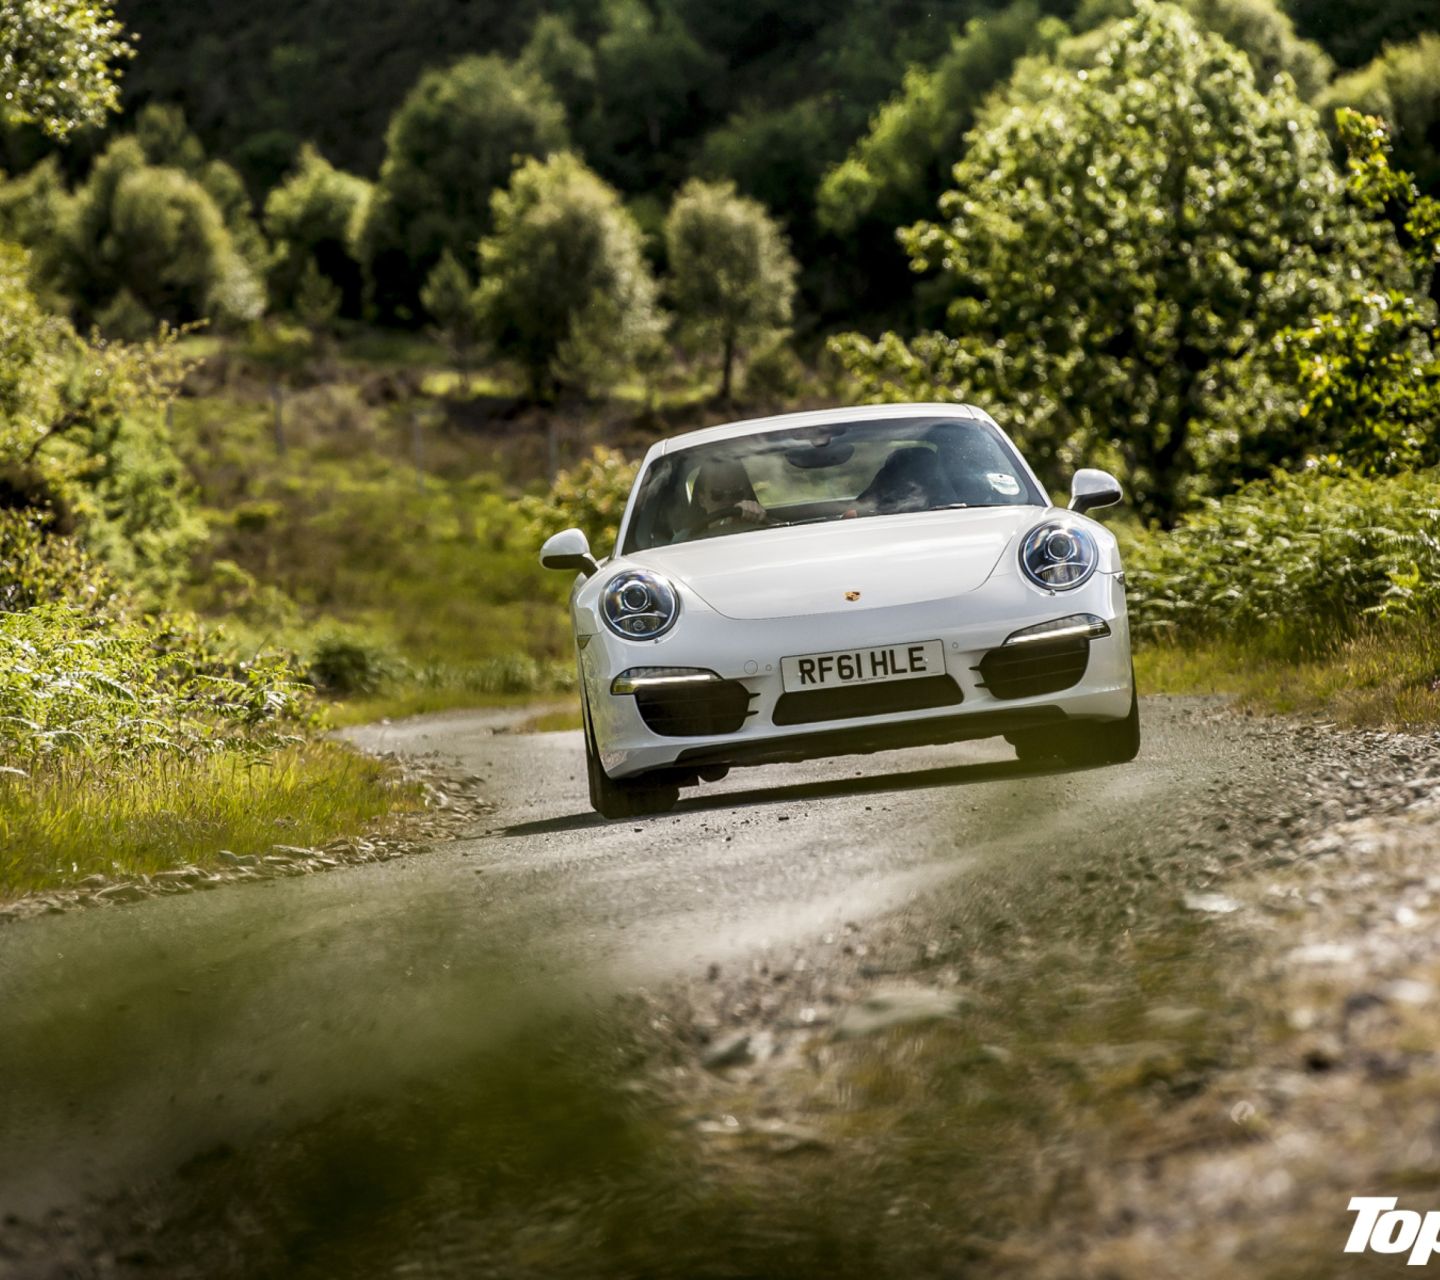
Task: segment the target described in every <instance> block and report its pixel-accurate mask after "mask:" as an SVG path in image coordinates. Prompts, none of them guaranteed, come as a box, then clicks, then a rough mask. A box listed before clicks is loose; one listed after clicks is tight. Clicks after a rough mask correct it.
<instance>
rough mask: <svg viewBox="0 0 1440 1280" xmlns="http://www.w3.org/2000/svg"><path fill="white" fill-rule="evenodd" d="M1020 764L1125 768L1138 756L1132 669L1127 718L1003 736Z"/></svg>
mask: <svg viewBox="0 0 1440 1280" xmlns="http://www.w3.org/2000/svg"><path fill="white" fill-rule="evenodd" d="M1005 739H1006V741H1007V742H1009V743H1010V744H1011V746H1013V747H1014V748H1015V758H1016V759H1017V760H1019V761H1020V763H1021V764H1038V763H1040V762H1042V761H1045V760H1055V759H1059V760H1063V761H1064V762H1065V763H1066V764H1068V765H1071V766H1074V767H1077V768H1078V767H1081V766H1084V765H1102V764H1128V763H1129V762H1130V761H1131V760H1133V759H1135V757H1136V756H1137V755H1139V754H1140V698H1139V695H1138V694H1137V692H1136V689H1135V669H1134V668H1133V667H1132V668H1131V669H1130V714H1129V715H1127V716H1126V717H1125V718H1124V719H1123V720H1106V721H1102V722H1098V723H1096V722H1086V721H1083V720H1082V721H1079V722H1078V723H1076V724H1065V725H1056V726H1054V727H1053V728H1046V729H1026V730H1024V731H1022V732H1020V733H1008V734H1006V735H1005Z"/></svg>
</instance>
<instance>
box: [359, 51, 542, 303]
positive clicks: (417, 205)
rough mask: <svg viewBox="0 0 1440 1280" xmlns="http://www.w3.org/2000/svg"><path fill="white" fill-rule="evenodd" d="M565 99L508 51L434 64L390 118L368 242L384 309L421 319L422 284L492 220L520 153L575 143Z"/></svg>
mask: <svg viewBox="0 0 1440 1280" xmlns="http://www.w3.org/2000/svg"><path fill="white" fill-rule="evenodd" d="M567 139H568V135H567V131H566V128H565V111H564V108H563V107H562V106H561V105H560V103H559V102H557V101H556V99H555V95H554V93H553V92H552V91H551V89H550V87H549V86H548V85H547V84H545V82H544V81H542V80H540V79H538V78H537V77H536V76H534V75H533V74H530V73H528V72H526V71H523V70H521V69H519V68H517V67H515V66H512V65H511V64H510V63H507V62H506V61H505V60H504V59H502V58H498V57H494V56H490V57H473V56H472V57H468V58H462V59H461V60H460V61H459V62H457V63H455V64H454V66H451V67H449V68H447V69H446V70H444V71H427V72H426V73H425V74H424V75H423V76H421V77H420V81H419V83H418V84H416V86H415V87H414V88H413V89H412V90H411V91H410V93H409V95H408V96H407V97H406V99H405V101H404V102H403V103H402V104H401V106H400V109H399V110H398V111H396V113H395V115H394V118H393V119H392V120H391V121H390V128H389V129H388V131H387V132H386V135H385V162H384V164H383V165H381V168H380V179H379V181H378V182H377V184H376V187H375V192H374V196H373V198H372V199H371V201H370V203H369V206H368V208H367V211H366V218H365V224H364V227H363V230H362V233H361V237H360V250H361V254H362V257H363V259H364V261H365V263H366V268H367V271H368V273H369V278H370V288H371V290H372V301H373V303H374V305H375V306H376V308H377V310H378V312H379V314H380V315H381V316H382V317H383V318H395V319H399V320H402V321H413V320H415V319H418V315H417V312H418V308H419V285H420V282H421V281H423V280H424V279H425V277H426V276H427V275H428V274H429V272H430V269H431V268H432V267H433V266H434V265H435V264H436V263H437V262H438V261H439V260H440V254H441V253H442V252H443V251H444V250H445V249H449V250H450V252H451V253H454V254H457V255H463V254H466V253H468V252H470V251H471V249H472V248H473V246H474V244H475V242H476V241H477V240H479V238H480V237H481V236H482V235H484V234H485V233H486V232H487V231H488V230H489V229H490V208H491V205H490V197H491V193H492V192H493V191H494V190H495V189H496V188H498V187H502V186H504V184H505V182H506V181H507V180H508V179H509V177H510V174H511V171H512V170H513V168H514V166H515V163H516V159H517V158H518V157H524V156H543V155H547V154H549V153H550V152H552V151H557V150H559V149H560V148H562V147H564V146H565V145H566V142H567Z"/></svg>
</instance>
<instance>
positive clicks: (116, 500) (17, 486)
mask: <svg viewBox="0 0 1440 1280" xmlns="http://www.w3.org/2000/svg"><path fill="white" fill-rule="evenodd" d="M174 336H175V335H174V333H173V332H172V333H169V334H162V335H160V336H158V337H155V336H152V337H151V339H150V341H149V342H147V343H144V344H140V345H131V344H128V343H116V342H103V341H102V342H87V341H86V340H84V339H83V338H81V337H80V336H79V335H78V334H76V332H75V330H74V328H73V327H72V326H71V325H70V323H69V321H67V320H65V319H63V318H61V317H59V316H56V315H54V314H52V313H48V312H46V311H45V310H43V309H42V308H41V307H40V305H39V303H38V302H37V301H36V299H35V296H34V294H33V293H32V291H31V289H30V281H29V262H28V260H27V256H26V254H25V253H24V252H23V251H22V250H20V249H17V248H15V247H14V246H11V245H0V483H3V486H4V488H5V489H6V490H7V491H8V496H9V499H10V502H11V503H12V504H13V503H15V502H16V501H19V502H21V503H23V504H25V505H29V506H33V507H36V508H38V509H42V510H49V511H50V512H51V513H52V514H53V515H55V516H57V517H60V518H62V520H63V523H64V524H66V525H67V526H70V525H74V526H76V527H78V530H79V532H80V536H81V539H82V541H83V542H84V543H85V545H86V546H87V547H89V548H90V550H92V551H93V552H95V553H96V554H97V555H98V556H99V557H100V559H101V560H102V561H104V562H105V563H106V564H107V565H109V566H110V567H111V568H112V569H114V570H116V572H117V574H118V575H119V576H122V577H125V578H127V579H128V580H130V581H131V582H133V583H135V584H136V585H138V586H140V587H142V588H145V589H147V590H149V591H150V592H151V593H152V594H155V595H162V596H163V595H164V594H166V593H167V592H168V591H169V590H171V589H173V587H174V585H175V583H176V579H177V575H178V572H179V570H180V568H181V567H182V566H183V564H184V563H185V561H186V560H187V559H188V557H189V555H190V554H191V552H192V551H193V550H194V548H195V545H196V544H197V542H198V541H199V540H202V539H203V537H204V526H203V523H202V522H201V521H200V520H199V518H198V516H196V515H195V513H194V512H193V510H192V509H191V508H190V506H189V504H188V503H187V502H186V501H185V498H184V494H183V489H182V483H181V468H180V465H179V463H178V461H177V460H176V457H175V454H174V452H173V450H172V449H171V447H170V442H169V439H168V437H167V435H166V432H165V428H164V422H163V410H164V407H165V406H166V405H167V404H168V403H169V402H170V400H171V399H172V398H173V396H174V394H175V390H176V387H177V386H178V385H179V382H180V380H181V378H182V377H183V376H184V375H185V372H186V370H187V369H188V367H189V366H188V364H187V362H186V361H185V359H184V358H183V357H182V356H181V355H180V353H179V350H178V348H177V347H176V345H175V343H174V340H173V339H174Z"/></svg>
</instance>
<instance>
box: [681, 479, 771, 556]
mask: <svg viewBox="0 0 1440 1280" xmlns="http://www.w3.org/2000/svg"><path fill="white" fill-rule="evenodd" d="M765 519H766V517H765V508H764V507H762V506H761V505H760V501H759V499H758V498H756V496H755V486H754V485H753V484H751V483H750V473H749V472H748V471H746V470H745V465H744V463H741V462H735V461H732V460H723V459H712V460H711V461H709V462H705V463H702V464H701V466H700V470H699V471H698V472H696V473H695V486H694V489H693V490H692V491H691V495H690V526H689V528H688V529H684V530H682V531H681V532H680V534H679V536H678V537H677V538H676V539H675V540H676V541H677V542H687V541H689V540H690V539H692V538H704V537H708V536H709V535H711V534H713V533H718V532H720V531H721V530H723V529H727V528H728V529H730V530H732V531H733V529H734V527H735V526H736V525H743V524H756V525H758V524H764V523H765Z"/></svg>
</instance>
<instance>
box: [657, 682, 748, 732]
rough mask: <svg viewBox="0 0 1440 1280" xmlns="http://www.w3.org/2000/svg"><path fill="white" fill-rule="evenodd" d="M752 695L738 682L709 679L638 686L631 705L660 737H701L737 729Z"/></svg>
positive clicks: (746, 714)
mask: <svg viewBox="0 0 1440 1280" xmlns="http://www.w3.org/2000/svg"><path fill="white" fill-rule="evenodd" d="M753 696H754V695H752V694H751V692H750V690H749V689H747V688H746V687H745V686H744V685H743V684H741V683H739V681H736V680H711V681H702V682H697V683H695V684H675V685H662V686H660V687H658V688H651V689H640V690H637V691H636V694H635V705H636V706H637V707H639V709H640V718H641V719H642V720H644V721H645V725H646V727H647V728H648V729H649V730H650V732H651V733H658V734H659V735H660V736H661V737H662V738H702V737H705V736H707V735H709V734H712V733H734V732H735V731H736V730H737V729H739V728H740V726H741V725H742V724H744V723H745V717H746V716H748V715H749V714H750V699H751V697H753Z"/></svg>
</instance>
